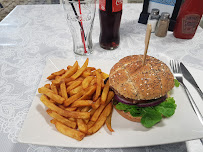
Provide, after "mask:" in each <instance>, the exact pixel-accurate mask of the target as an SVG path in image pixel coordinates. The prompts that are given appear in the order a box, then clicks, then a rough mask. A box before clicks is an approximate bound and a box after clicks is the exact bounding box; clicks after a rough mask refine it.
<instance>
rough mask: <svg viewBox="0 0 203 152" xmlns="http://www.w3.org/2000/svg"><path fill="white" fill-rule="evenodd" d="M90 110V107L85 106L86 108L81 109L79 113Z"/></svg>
mask: <svg viewBox="0 0 203 152" xmlns="http://www.w3.org/2000/svg"><path fill="white" fill-rule="evenodd" d="M90 109H91V107H89V106H86V107H82V108H81V110H80V111H81V112H88V111H89V110H90Z"/></svg>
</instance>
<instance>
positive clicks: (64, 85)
mask: <svg viewBox="0 0 203 152" xmlns="http://www.w3.org/2000/svg"><path fill="white" fill-rule="evenodd" d="M60 89H61V96H62V97H63V98H65V99H68V95H67V92H66V84H65V82H62V83H61V84H60Z"/></svg>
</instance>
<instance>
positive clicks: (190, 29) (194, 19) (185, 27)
mask: <svg viewBox="0 0 203 152" xmlns="http://www.w3.org/2000/svg"><path fill="white" fill-rule="evenodd" d="M199 21H200V15H198V14H190V15H186V16H185V17H184V18H183V19H182V33H184V34H194V33H195V31H196V28H197V26H198V24H199Z"/></svg>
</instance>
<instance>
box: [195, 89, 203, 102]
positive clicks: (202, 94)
mask: <svg viewBox="0 0 203 152" xmlns="http://www.w3.org/2000/svg"><path fill="white" fill-rule="evenodd" d="M196 89H197V92H198V93H199V95H200V97H201V98H202V100H203V93H202V90H200V88H196Z"/></svg>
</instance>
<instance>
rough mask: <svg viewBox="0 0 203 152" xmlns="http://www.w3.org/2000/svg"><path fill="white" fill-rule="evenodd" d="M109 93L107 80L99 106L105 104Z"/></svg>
mask: <svg viewBox="0 0 203 152" xmlns="http://www.w3.org/2000/svg"><path fill="white" fill-rule="evenodd" d="M108 92H109V80H107V82H106V84H105V87H104V89H103V91H102V95H101V104H105V102H106V98H107V95H108Z"/></svg>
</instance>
